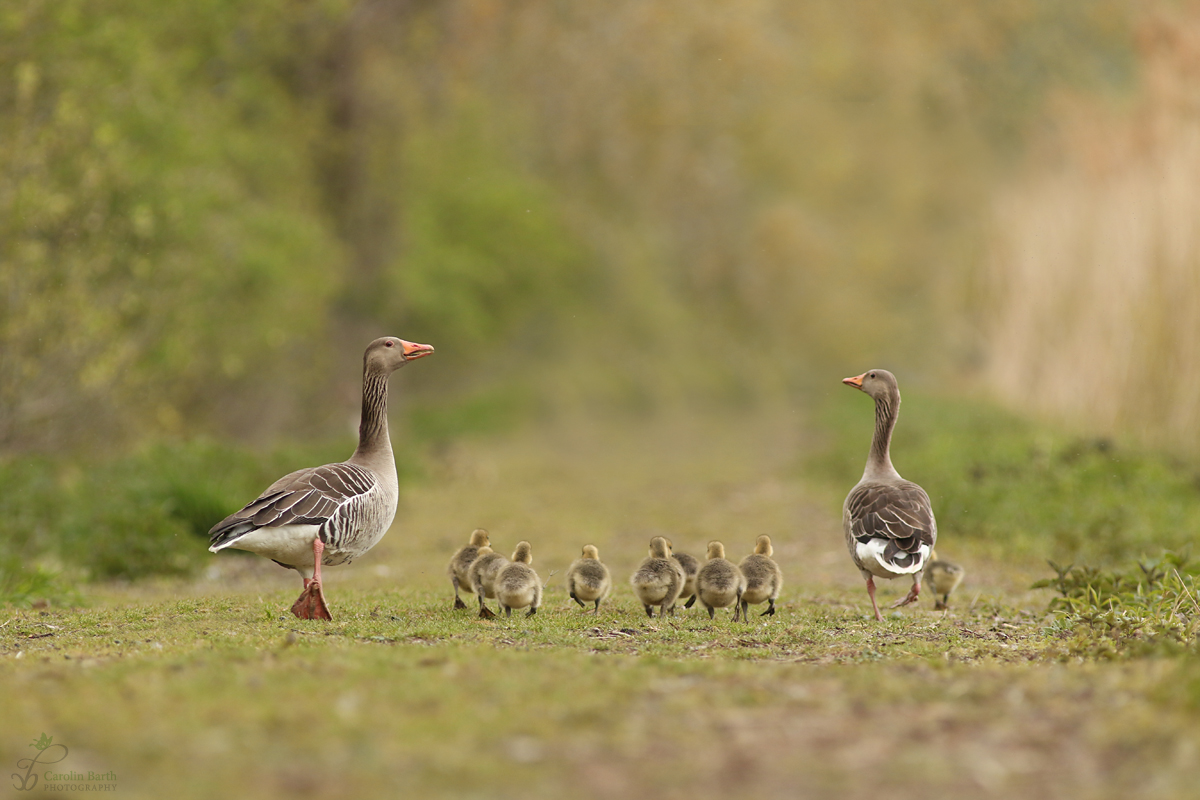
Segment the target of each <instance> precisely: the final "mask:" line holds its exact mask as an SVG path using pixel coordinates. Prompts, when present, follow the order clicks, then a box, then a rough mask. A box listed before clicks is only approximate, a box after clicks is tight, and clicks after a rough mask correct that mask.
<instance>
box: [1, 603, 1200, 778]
mask: <svg viewBox="0 0 1200 800" xmlns="http://www.w3.org/2000/svg"><path fill="white" fill-rule="evenodd" d="M289 600H290V593H283V592H277V593H273V594H271V595H270V596H267V597H264V598H257V599H251V598H234V599H227V598H220V599H216V598H199V599H189V600H183V601H160V602H154V603H149V604H145V605H137V606H134V607H131V608H113V607H104V608H99V609H91V610H79V611H67V610H56V611H51V612H37V611H30V610H25V611H19V612H16V614H15V615H14V616H11V617H9V618H8V620H7V622H6V623H5V628H4V629H3V631H2V633H3V636H4V640H3V641H4V644H5V646H6V653H5V656H6V657H5V658H4V660H3V664H2V666H0V670H2V672H3V675H4V686H5V689H4V690H3V692H2V693H0V712H2V713H3V716H4V719H5V720H6V722H7V725H6V728H7V730H8V731H10V734H9V736H8V737H6V739H5V747H3V748H0V759H3V760H4V763H5V764H9V763H15V762H16V760H17V759H18V758H20V757H22V756H23V755H28V754H29V753H31V752H32V751H28V752H26V749H27V748H26V747H25V746H26V744H27V739H28V740H32V739H33V738H37V736H38V735H39V734H40V733H42V732H46V733H49V734H50V735H52V736H54V737H55V740H56V741H59V742H62V743H65V744H67V745H68V746H69V747H70V748H71V753H72V756H71V758H72V759H73V761H72V762H71V763H73V764H78V763H80V762H77V761H74V759H76V758H78V759H80V761H82V762H84V763H86V764H88V766H89V767H94V768H95V769H96V770H97V771H108V770H112V771H114V772H115V773H116V774H117V784H118V786H119V788H120V790H121V793H122V794H123V795H126V796H135V797H138V796H152V794H153V793H154V792H156V791H160V788H159V787H162V786H171V787H172V789H173V794H178V795H179V796H182V797H211V796H217V795H228V794H229V793H231V792H236V793H239V794H253V795H254V796H261V797H290V796H297V795H300V796H335V795H337V796H356V797H371V796H382V795H389V796H390V795H394V794H395V793H396V792H398V791H399V792H422V793H427V794H431V795H433V796H476V795H478V796H488V797H517V796H549V795H555V794H560V793H565V792H568V791H571V792H573V793H574V794H575V795H576V796H582V797H592V796H595V797H600V796H611V795H612V793H614V792H620V793H622V794H629V795H630V796H634V797H645V796H652V795H653V796H665V797H684V796H688V795H692V794H695V793H697V792H699V793H701V794H704V793H706V792H711V791H712V790H713V789H714V788H715V789H718V790H723V791H728V792H729V793H731V794H732V795H733V796H749V795H751V794H753V793H756V792H757V793H781V792H795V791H796V790H797V789H798V788H801V787H803V788H804V789H806V790H807V792H810V793H812V794H814V795H820V794H822V793H824V792H836V793H838V794H840V795H841V796H849V797H858V796H864V797H865V796H869V795H870V793H871V792H872V791H874V787H876V786H877V785H879V784H881V783H889V784H892V785H893V786H894V787H895V790H894V791H892V792H891V793H892V794H895V795H897V796H900V797H917V796H946V795H949V794H953V793H956V792H959V791H965V792H969V793H973V794H975V795H976V796H995V795H997V794H1006V793H1010V792H1011V793H1013V794H1014V795H1015V794H1021V795H1022V796H1025V795H1026V794H1028V795H1029V796H1034V797H1039V796H1046V797H1049V796H1097V797H1109V796H1111V797H1117V796H1140V794H1139V792H1140V791H1141V789H1143V788H1145V784H1144V779H1145V773H1146V772H1147V771H1155V772H1160V771H1161V774H1159V776H1158V778H1157V779H1156V782H1152V783H1151V785H1153V786H1154V787H1155V788H1156V789H1157V790H1160V793H1159V794H1158V795H1156V796H1164V797H1171V796H1179V797H1183V796H1186V786H1187V784H1186V781H1187V780H1194V779H1195V778H1196V777H1198V774H1197V773H1200V769H1198V768H1196V767H1195V766H1194V762H1190V761H1189V762H1187V764H1188V765H1187V766H1186V767H1184V768H1180V766H1179V765H1178V764H1176V760H1177V759H1179V758H1180V753H1181V752H1190V750H1188V748H1194V747H1195V746H1196V745H1198V744H1200V735H1198V734H1197V732H1196V728H1195V725H1194V721H1195V711H1196V704H1197V702H1198V701H1200V692H1198V691H1197V690H1198V687H1200V663H1198V662H1197V661H1196V660H1195V659H1194V658H1192V657H1187V658H1180V659H1175V660H1173V661H1146V660H1139V661H1135V662H1131V663H1125V664H1120V665H1116V666H1112V667H1107V668H1101V667H1099V666H1097V665H1096V664H1094V663H1091V664H1082V665H1081V664H1080V663H1079V660H1080V659H1079V658H1077V657H1074V656H1071V655H1070V654H1069V652H1068V649H1067V648H1066V647H1065V646H1064V644H1063V642H1062V640H1061V639H1060V637H1059V635H1058V634H1055V633H1051V632H1048V631H1047V629H1045V628H1043V627H1041V626H1040V624H1039V622H1038V620H1037V619H1036V618H1029V617H1028V616H1023V615H1021V614H1020V613H1019V612H1014V611H1012V610H1009V612H1008V613H1012V614H1013V616H1012V617H1004V616H1002V615H1001V614H1002V613H1004V610H1003V609H997V608H986V609H983V608H981V609H978V610H977V612H975V613H971V614H969V615H966V616H962V617H942V616H941V615H934V614H930V613H917V614H906V615H904V616H903V617H899V618H890V619H888V620H887V621H885V623H883V624H882V625H876V624H875V623H873V622H871V621H870V620H867V619H865V618H864V616H863V614H862V613H861V608H854V607H849V606H845V605H840V604H834V605H827V604H824V603H821V602H818V601H816V600H814V599H812V598H794V599H792V600H791V601H789V602H788V603H787V604H786V606H785V607H784V608H782V609H781V614H780V615H779V617H778V618H776V619H773V620H768V621H762V620H755V623H754V624H753V625H751V626H745V627H743V626H741V625H733V624H732V623H730V621H729V620H728V618H727V616H726V617H724V618H721V619H718V621H717V622H716V623H715V624H714V623H710V622H709V621H708V619H707V618H706V617H703V616H701V615H699V614H695V613H691V614H688V615H684V616H683V617H682V618H680V619H676V620H669V621H667V622H665V623H661V622H657V621H655V622H650V621H648V620H646V619H645V618H644V617H642V616H641V612H640V610H639V609H637V608H636V607H635V606H634V604H633V603H632V602H631V601H629V600H628V599H626V600H625V601H623V602H618V603H617V604H615V606H614V607H612V608H610V609H608V610H607V611H606V612H605V613H603V614H602V615H601V616H600V617H599V618H598V619H593V618H592V617H590V616H586V615H583V614H581V613H578V612H577V611H574V610H572V608H571V607H569V606H568V603H569V600H567V598H565V597H564V596H563V595H562V593H561V592H559V593H557V594H556V595H552V596H551V597H550V601H549V603H548V606H547V608H545V609H544V610H543V612H542V613H540V614H538V615H537V616H536V617H534V618H532V619H524V618H521V619H513V620H508V621H498V622H483V621H480V620H478V619H476V618H475V617H474V615H473V614H472V613H470V612H464V611H460V612H454V611H452V610H450V609H449V603H448V602H447V597H446V593H445V592H439V593H436V594H434V593H425V592H411V591H395V590H392V591H369V592H361V593H355V594H354V595H353V596H343V597H341V598H339V600H340V602H339V603H338V605H337V607H336V611H337V614H338V617H339V620H338V621H336V622H334V623H333V624H330V625H323V624H317V623H312V622H300V621H297V620H295V619H292V618H290V617H287V616H283V615H281V614H280V609H282V608H284V607H286V604H287V602H288V601H289ZM997 612H1001V613H1000V614H998V613H997ZM14 649H15V650H16V653H19V655H14V654H13V650H14ZM1081 730H1086V731H1087V734H1086V736H1084V737H1082V738H1081V737H1080V735H1079V733H1078V732H1079V731H1081ZM26 734H28V736H26ZM860 737H861V739H860ZM860 747H865V748H867V749H868V751H869V752H871V757H870V759H868V760H865V761H864V760H863V759H862V757H861V755H856V753H858V752H859V748H860ZM1103 753H1111V755H1110V756H1106V757H1102V754H1103ZM852 767H853V768H852ZM1101 781H1103V783H1104V785H1103V786H1101V785H1100V783H1101ZM1089 783H1093V784H1094V786H1093V791H1091V792H1084V793H1080V792H1079V788H1080V786H1081V785H1082V786H1087V785H1088V784H1089ZM1055 792H1058V793H1059V794H1057V795H1054V793H1055ZM1122 792H1134V794H1133V795H1129V794H1124V795H1123V794H1122Z"/></svg>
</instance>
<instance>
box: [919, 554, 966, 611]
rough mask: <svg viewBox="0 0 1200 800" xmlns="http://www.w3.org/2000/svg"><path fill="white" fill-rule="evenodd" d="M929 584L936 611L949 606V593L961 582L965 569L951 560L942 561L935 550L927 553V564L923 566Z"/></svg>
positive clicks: (943, 609)
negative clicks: (931, 587) (931, 588)
mask: <svg viewBox="0 0 1200 800" xmlns="http://www.w3.org/2000/svg"><path fill="white" fill-rule="evenodd" d="M925 572H926V574H927V575H928V576H929V584H930V585H931V586H933V599H934V604H933V607H934V609H935V610H937V611H945V610H946V609H948V608H950V593H951V592H953V591H954V590H955V589H956V588H958V585H959V584H960V583H962V579H963V576H964V575H966V574H967V571H966V570H965V569H963V568H962V567H960V566H959V565H958V564H955V563H953V562H951V561H942V560H941V559H940V558H938V555H937V552H936V551H934V552H931V553H930V554H929V566H928V567H926V568H925Z"/></svg>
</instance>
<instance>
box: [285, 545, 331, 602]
mask: <svg viewBox="0 0 1200 800" xmlns="http://www.w3.org/2000/svg"><path fill="white" fill-rule="evenodd" d="M323 552H325V543H324V542H322V541H321V540H320V539H319V538H317V539H313V562H314V563H313V576H312V577H311V578H305V579H304V591H303V592H301V593H300V597H298V598H296V602H294V603H292V613H293V614H295V615H296V616H297V617H299V618H300V619H326V620H332V619H333V615H332V614H330V613H329V606H327V605H326V604H325V593H324V592H323V591H321V553H323Z"/></svg>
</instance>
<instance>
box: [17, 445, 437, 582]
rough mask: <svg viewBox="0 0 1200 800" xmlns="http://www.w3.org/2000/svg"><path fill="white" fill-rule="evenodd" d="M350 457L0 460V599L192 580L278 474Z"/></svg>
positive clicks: (207, 454)
mask: <svg viewBox="0 0 1200 800" xmlns="http://www.w3.org/2000/svg"><path fill="white" fill-rule="evenodd" d="M350 447H352V445H350ZM348 451H349V447H348V445H347V443H346V442H344V441H341V442H328V443H325V444H322V445H319V446H313V445H308V446H305V447H302V448H301V447H295V446H292V447H281V448H278V449H276V450H274V451H272V452H269V453H266V454H264V453H262V452H259V451H255V450H252V449H251V448H248V447H245V446H236V445H231V444H225V443H220V442H217V441H215V440H203V439H198V440H192V441H190V442H187V443H173V444H172V443H162V444H157V445H154V446H150V447H146V448H143V449H140V450H138V451H136V452H134V453H131V454H129V455H126V456H121V457H116V458H106V459H97V460H85V461H73V462H65V461H63V460H62V459H51V458H23V459H20V460H14V461H10V462H6V463H0V485H3V486H4V487H5V490H4V492H3V493H0V517H2V518H3V519H5V520H6V523H5V550H4V555H3V558H0V602H10V603H14V602H15V603H26V602H29V601H30V600H32V599H57V600H63V599H67V600H69V599H70V598H72V597H74V593H73V592H72V590H71V589H70V587H71V586H72V585H73V584H74V583H75V582H76V581H77V580H78V579H81V578H83V579H93V580H96V579H104V580H107V579H125V580H129V579H136V578H142V577H146V576H150V575H185V574H189V573H191V572H193V571H194V570H195V569H196V568H197V567H199V566H201V565H202V564H203V563H204V562H205V560H206V558H207V557H208V554H207V551H206V548H207V546H208V530H209V528H211V527H212V526H213V525H214V524H215V523H216V522H218V521H220V520H221V519H223V518H224V517H225V516H226V515H228V514H231V513H233V512H234V511H236V510H237V509H239V508H241V507H242V505H244V504H245V503H246V502H248V501H249V500H251V499H253V498H254V497H256V496H257V495H258V493H259V492H261V491H262V490H263V489H265V488H266V487H267V486H268V485H269V484H270V483H271V482H272V481H274V480H275V479H276V478H278V477H279V476H280V475H282V474H285V473H287V472H291V471H292V470H295V469H299V468H301V467H304V466H310V465H312V464H320V463H328V462H332V461H340V460H341V459H343V458H345V456H346V455H347V453H348ZM398 461H399V462H400V468H401V474H402V475H403V476H405V477H411V476H412V468H411V466H409V465H411V464H412V463H413V462H414V459H413V458H412V455H411V453H410V452H408V451H406V450H404V449H403V448H400V449H399V451H398Z"/></svg>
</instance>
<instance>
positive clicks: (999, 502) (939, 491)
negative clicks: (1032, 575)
mask: <svg viewBox="0 0 1200 800" xmlns="http://www.w3.org/2000/svg"><path fill="white" fill-rule="evenodd" d="M845 394H846V395H850V394H851V393H850V392H849V391H847V392H846V393H845ZM818 419H819V424H820V425H821V427H822V428H823V429H824V433H823V436H824V441H823V442H822V444H821V446H820V447H819V448H818V449H817V450H816V451H814V453H813V454H812V456H811V458H810V459H809V460H808V461H807V462H806V466H805V469H806V474H809V475H812V476H814V477H817V478H819V479H820V480H821V481H822V482H824V483H825V484H826V485H827V486H828V487H829V489H830V491H831V493H833V494H835V495H837V496H838V497H839V499H840V497H841V496H844V492H847V491H849V489H850V487H851V486H853V485H854V484H855V483H856V482H857V481H858V479H859V478H860V477H861V475H862V470H863V465H864V464H865V463H866V456H867V450H868V448H869V445H870V440H871V432H872V426H873V416H872V408H871V402H870V400H869V399H868V398H866V397H862V396H858V395H857V394H856V395H854V396H842V397H836V396H835V397H832V398H829V400H828V402H827V403H826V404H825V405H824V406H823V407H822V409H821V411H820V414H819V417H818ZM892 462H893V463H894V464H895V466H896V469H897V470H898V471H899V472H900V474H901V475H903V476H904V477H905V478H908V479H909V480H912V481H916V482H917V483H919V484H920V485H921V486H922V487H924V489H925V490H926V491H927V492H928V493H929V497H930V499H931V500H932V501H933V509H934V513H935V514H936V516H937V520H938V547H939V549H940V550H942V551H943V552H944V554H945V555H947V556H950V555H951V554H952V553H953V552H954V548H955V547H956V546H957V545H955V544H954V543H955V542H963V546H964V547H970V548H971V549H973V550H975V551H976V552H988V551H989V550H990V551H991V554H992V555H995V556H997V557H1005V556H1007V557H1025V558H1036V559H1039V560H1040V559H1044V558H1046V557H1047V556H1048V557H1050V558H1052V559H1054V560H1055V561H1063V562H1070V561H1087V562H1091V563H1098V564H1101V565H1111V564H1114V563H1119V562H1121V561H1125V560H1128V559H1130V558H1138V557H1143V556H1146V555H1148V554H1150V553H1157V552H1159V551H1161V550H1162V548H1168V549H1180V548H1183V547H1185V546H1187V545H1188V544H1189V543H1190V542H1192V541H1194V540H1195V539H1196V537H1197V535H1198V534H1200V489H1198V487H1200V464H1197V463H1195V462H1192V461H1185V460H1181V459H1179V458H1175V457H1172V456H1168V455H1164V454H1162V453H1159V452H1154V451H1146V450H1142V449H1138V448H1136V447H1134V446H1126V445H1124V444H1120V443H1118V442H1115V441H1113V440H1109V439H1088V438H1080V437H1078V436H1075V435H1073V434H1071V433H1068V432H1064V431H1062V430H1061V429H1056V428H1052V427H1049V426H1045V425H1040V424H1038V423H1035V422H1032V421H1030V420H1028V419H1024V418H1021V417H1018V416H1016V415H1015V414H1012V413H1011V412H1008V411H1004V410H1002V409H1000V408H998V407H996V406H994V405H991V404H989V403H987V402H981V401H972V402H966V401H963V400H962V399H954V398H945V397H938V396H934V395H929V394H922V393H918V392H915V391H905V392H904V402H903V404H902V405H901V410H900V419H899V421H898V423H897V425H896V430H895V435H894V438H893V442H892ZM839 492H840V493H841V494H839Z"/></svg>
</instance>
